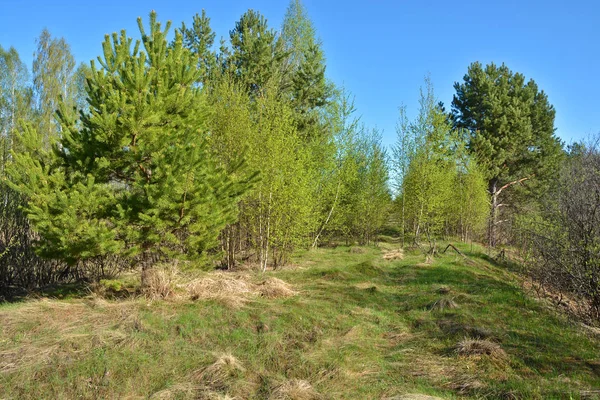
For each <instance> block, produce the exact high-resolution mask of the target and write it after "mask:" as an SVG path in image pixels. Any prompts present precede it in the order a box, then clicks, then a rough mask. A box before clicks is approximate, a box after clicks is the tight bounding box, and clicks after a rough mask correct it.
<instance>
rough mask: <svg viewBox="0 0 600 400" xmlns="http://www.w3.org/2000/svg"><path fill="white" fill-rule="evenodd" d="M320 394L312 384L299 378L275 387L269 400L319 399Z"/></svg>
mask: <svg viewBox="0 0 600 400" xmlns="http://www.w3.org/2000/svg"><path fill="white" fill-rule="evenodd" d="M321 398H322V396H321V395H320V394H319V393H317V391H315V389H314V388H313V387H312V385H311V384H310V383H309V382H307V381H305V380H301V379H293V380H291V381H287V382H285V383H283V384H281V385H279V386H277V387H276V388H275V390H274V391H273V394H271V396H270V397H269V399H270V400H319V399H321Z"/></svg>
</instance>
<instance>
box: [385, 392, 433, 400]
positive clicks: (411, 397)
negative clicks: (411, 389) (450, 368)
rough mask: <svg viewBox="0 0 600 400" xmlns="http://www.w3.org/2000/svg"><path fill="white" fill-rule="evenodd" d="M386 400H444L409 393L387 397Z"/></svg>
mask: <svg viewBox="0 0 600 400" xmlns="http://www.w3.org/2000/svg"><path fill="white" fill-rule="evenodd" d="M384 400H444V399H442V398H441V397H435V396H428V395H426V394H418V393H409V394H403V395H400V396H394V397H387V398H385V399H384Z"/></svg>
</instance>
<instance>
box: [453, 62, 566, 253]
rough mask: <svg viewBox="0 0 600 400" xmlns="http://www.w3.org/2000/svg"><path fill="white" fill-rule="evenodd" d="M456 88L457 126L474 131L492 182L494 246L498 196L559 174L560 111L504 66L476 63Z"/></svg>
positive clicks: (472, 143)
mask: <svg viewBox="0 0 600 400" xmlns="http://www.w3.org/2000/svg"><path fill="white" fill-rule="evenodd" d="M454 88H455V90H456V95H455V96H454V98H453V101H452V117H453V118H452V119H453V121H454V124H455V127H457V128H464V129H466V130H467V131H468V132H469V139H468V147H469V150H470V151H471V152H472V154H473V155H474V156H475V157H476V159H477V161H478V163H479V165H480V167H481V168H482V170H483V171H484V173H485V175H486V177H487V179H488V190H489V193H490V195H491V197H492V203H491V217H490V229H489V244H490V245H492V246H493V245H495V243H496V233H495V231H496V226H497V222H498V212H499V210H498V204H499V200H498V196H499V195H500V192H502V190H504V189H505V188H506V187H505V185H512V184H514V183H515V182H523V181H524V180H533V181H534V182H538V183H543V182H547V180H548V179H550V178H551V177H552V176H553V175H555V173H556V171H557V168H558V161H559V159H560V156H561V153H562V151H561V143H560V141H559V139H558V138H557V137H556V135H555V133H554V115H555V110H554V107H552V105H551V104H550V103H549V102H548V98H547V96H546V94H545V93H544V92H543V91H539V90H538V87H537V85H536V84H535V82H534V81H533V80H530V81H528V82H526V81H525V77H524V76H523V75H522V74H520V73H513V72H512V71H511V70H510V69H509V68H508V67H507V66H506V65H504V64H502V65H501V66H496V65H495V64H493V63H492V64H489V65H487V66H485V68H484V67H483V66H482V65H481V64H480V63H478V62H475V63H473V64H471V65H470V66H469V70H468V73H467V74H466V75H465V76H464V79H463V82H462V83H458V82H456V83H455V84H454ZM533 187H535V186H533ZM533 187H532V188H533ZM538 187H539V188H540V189H543V185H538ZM505 193H506V192H505Z"/></svg>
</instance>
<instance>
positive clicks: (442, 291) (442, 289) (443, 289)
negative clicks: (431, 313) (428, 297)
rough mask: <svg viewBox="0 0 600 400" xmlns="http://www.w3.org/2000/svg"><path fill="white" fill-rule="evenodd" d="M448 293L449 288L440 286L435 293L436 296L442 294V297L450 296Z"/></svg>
mask: <svg viewBox="0 0 600 400" xmlns="http://www.w3.org/2000/svg"><path fill="white" fill-rule="evenodd" d="M450 291H451V290H450V288H449V287H447V286H441V287H439V288H438V289H437V290H436V291H435V292H436V293H437V294H442V295H445V294H450Z"/></svg>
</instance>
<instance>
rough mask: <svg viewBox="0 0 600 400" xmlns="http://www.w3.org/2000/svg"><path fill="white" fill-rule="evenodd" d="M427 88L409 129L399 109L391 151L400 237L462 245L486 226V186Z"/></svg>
mask: <svg viewBox="0 0 600 400" xmlns="http://www.w3.org/2000/svg"><path fill="white" fill-rule="evenodd" d="M426 85H427V86H426V89H425V91H423V90H422V91H421V99H420V105H421V108H420V111H419V115H418V117H417V118H416V120H415V121H414V122H412V123H410V122H408V120H407V118H406V114H405V111H404V109H401V112H400V120H399V122H398V127H397V135H398V139H397V143H396V146H395V147H394V167H395V176H396V189H397V192H398V197H397V201H396V208H397V211H398V212H399V213H400V215H401V226H402V231H403V232H406V231H407V230H408V231H409V232H412V233H413V234H414V236H415V238H416V240H418V239H419V237H420V235H421V234H423V233H424V234H426V235H427V237H428V238H429V240H430V241H431V240H432V239H434V238H435V237H438V236H440V235H447V234H460V235H461V237H462V238H463V240H466V239H467V238H468V237H469V236H470V235H471V234H473V233H478V231H479V230H480V229H481V228H482V226H483V225H484V223H485V221H486V217H487V212H488V203H489V201H488V195H487V193H486V182H485V180H484V178H483V176H482V174H481V172H480V169H479V168H478V166H477V163H476V161H475V160H474V159H473V158H472V157H470V156H469V155H468V153H467V151H466V144H465V142H464V139H463V135H462V133H461V132H460V131H456V130H454V129H453V127H452V125H451V124H450V121H448V118H447V115H446V113H445V112H444V111H443V108H442V107H441V106H440V105H439V104H438V103H437V102H436V99H435V96H434V93H433V88H432V86H431V83H430V81H429V79H427V80H426ZM408 227H410V228H409V229H407V228H408ZM403 236H404V235H403Z"/></svg>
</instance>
